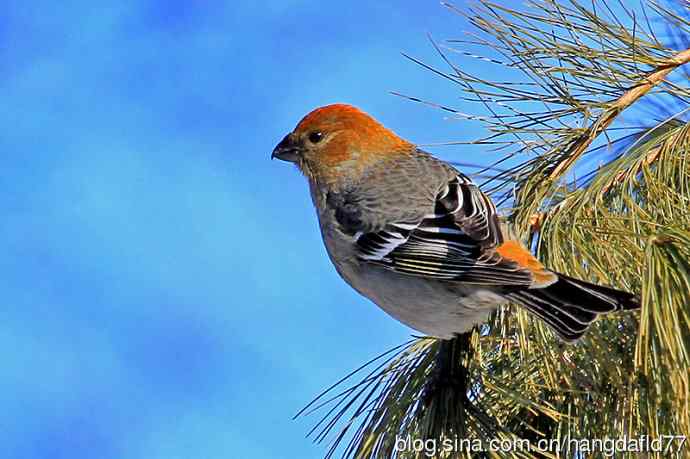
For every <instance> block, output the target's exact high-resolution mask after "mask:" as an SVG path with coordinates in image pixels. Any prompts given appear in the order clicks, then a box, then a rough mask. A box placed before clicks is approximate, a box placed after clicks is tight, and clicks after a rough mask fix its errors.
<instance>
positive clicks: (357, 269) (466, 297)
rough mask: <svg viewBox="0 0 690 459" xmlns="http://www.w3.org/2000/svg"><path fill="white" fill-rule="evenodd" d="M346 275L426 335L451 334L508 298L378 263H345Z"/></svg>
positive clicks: (476, 321) (466, 328)
mask: <svg viewBox="0 0 690 459" xmlns="http://www.w3.org/2000/svg"><path fill="white" fill-rule="evenodd" d="M339 271H340V273H341V275H342V276H343V278H344V279H345V280H346V281H347V282H348V283H349V284H350V285H351V286H352V287H353V288H355V290H357V291H358V292H359V293H361V294H362V295H364V296H365V297H367V298H369V299H370V300H371V301H373V302H374V303H376V304H377V305H378V306H379V307H381V309H383V310H384V311H386V312H387V313H388V314H389V315H391V316H392V317H394V318H395V319H397V320H399V321H400V322H402V323H404V324H406V325H408V326H409V327H412V328H414V329H415V330H418V331H420V332H422V333H424V334H426V335H429V336H435V337H438V338H452V337H453V335H455V334H458V333H464V332H466V331H469V330H470V329H471V328H472V327H473V326H474V325H477V324H481V323H483V322H486V320H487V318H488V316H489V314H490V313H491V312H492V311H494V310H495V309H496V308H497V307H498V306H499V305H501V304H503V303H505V302H506V300H505V299H504V298H503V297H502V296H500V295H497V294H495V293H493V292H490V291H487V290H483V289H478V288H477V287H475V286H465V287H463V286H462V285H460V284H454V283H448V282H441V281H434V280H428V279H423V278H419V277H414V276H407V275H403V274H397V273H395V272H393V271H390V270H388V269H385V268H382V267H378V266H371V265H369V266H366V265H360V266H356V265H354V264H353V265H350V266H348V264H346V265H343V266H341V267H340V269H339Z"/></svg>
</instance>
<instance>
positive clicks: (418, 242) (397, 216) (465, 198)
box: [271, 103, 640, 343]
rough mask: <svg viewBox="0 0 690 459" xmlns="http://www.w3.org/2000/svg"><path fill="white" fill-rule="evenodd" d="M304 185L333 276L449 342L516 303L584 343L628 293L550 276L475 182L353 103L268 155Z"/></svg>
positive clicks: (318, 117) (310, 121) (320, 111)
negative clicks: (304, 180)
mask: <svg viewBox="0 0 690 459" xmlns="http://www.w3.org/2000/svg"><path fill="white" fill-rule="evenodd" d="M271 158H277V159H280V160H283V161H287V162H290V163H294V164H295V165H296V166H297V168H298V169H299V170H300V171H301V172H302V174H303V175H304V176H305V177H306V178H307V181H308V183H309V190H310V195H311V199H312V202H313V204H314V207H315V209H316V213H317V217H318V221H319V227H320V230H321V236H322V239H323V242H324V245H325V247H326V251H327V253H328V256H329V258H330V260H331V262H332V264H333V265H334V266H335V269H336V271H337V272H338V274H339V275H340V276H341V277H342V278H343V279H344V280H345V282H347V283H348V284H349V285H350V286H351V287H352V288H353V289H354V290H356V291H357V292H359V293H360V294H361V295H363V296H364V297H366V298H368V299H370V300H371V301H372V302H374V303H375V304H376V305H378V306H379V307H380V308H381V309H383V310H384V311H385V312H386V313H388V314H389V315H390V316H392V317H393V318H395V319H397V320H398V321H400V322H402V323H404V324H406V325H407V326H409V327H411V328H413V329H415V330H417V331H419V332H421V333H424V334H425V335H428V336H432V337H436V338H440V339H443V340H448V339H452V338H454V337H456V336H458V335H461V334H463V333H467V332H469V331H471V330H472V328H473V327H474V326H476V325H479V324H482V323H484V322H486V321H487V320H488V317H489V315H490V313H491V312H493V311H495V310H496V309H498V308H499V307H501V306H503V305H505V304H508V303H514V304H518V305H519V306H522V307H524V308H526V309H527V310H528V311H530V312H531V313H532V314H534V315H536V316H537V317H538V318H539V319H541V320H543V321H544V322H545V323H546V324H547V325H548V326H550V327H551V328H552V329H553V330H554V331H555V333H556V335H557V336H558V337H559V338H560V339H562V340H563V341H565V342H568V343H572V342H575V341H577V340H578V339H579V338H581V337H582V335H583V334H584V333H585V331H586V330H587V328H588V326H589V325H590V324H591V323H592V322H593V321H594V320H595V319H596V318H597V316H599V315H600V314H605V313H609V312H614V311H620V310H632V309H638V308H639V307H640V303H639V300H638V299H637V297H636V296H635V295H634V294H632V293H629V292H625V291H621V290H617V289H614V288H611V287H605V286H601V285H595V284H593V283H590V282H587V281H584V280H579V279H575V278H572V277H570V276H567V275H564V274H560V273H558V272H555V271H553V270H550V269H548V268H546V267H545V266H544V265H543V264H542V263H541V262H540V261H539V260H538V259H537V258H536V257H535V256H534V255H533V254H532V252H531V251H530V250H528V249H527V248H526V247H525V246H524V245H523V244H522V243H521V242H520V241H519V240H516V239H512V238H510V237H509V236H508V231H505V230H504V229H503V228H502V225H501V222H500V220H499V217H498V213H497V210H496V207H495V205H494V203H493V202H492V201H491V199H490V197H489V196H487V195H486V194H485V193H484V192H482V191H481V190H480V188H479V187H478V186H477V185H476V184H475V183H473V182H472V180H470V178H469V177H468V176H466V175H465V174H463V173H462V172H460V171H459V170H457V169H456V168H455V167H453V166H452V165H450V164H448V163H447V162H444V161H442V160H440V159H438V158H436V157H434V156H432V155H431V154H429V153H427V152H425V151H423V150H421V149H420V148H418V147H417V146H416V145H415V144H413V143H411V142H409V141H407V140H405V139H403V138H401V137H400V136H398V135H397V134H396V133H394V132H393V131H391V130H390V129H388V128H386V127H384V126H383V125H382V124H381V123H380V122H379V121H377V120H376V119H374V118H373V117H372V116H371V115H369V114H367V113H365V112H364V111H362V110H360V109H359V108H356V107H354V106H352V105H348V104H342V103H337V104H331V105H326V106H323V107H319V108H317V109H315V110H313V111H311V112H310V113H308V114H307V115H306V116H304V118H302V119H301V120H300V121H299V123H298V124H297V126H296V127H295V128H294V130H292V131H291V132H289V133H288V134H287V135H285V137H284V138H283V139H282V140H281V141H280V142H279V143H278V144H277V145H276V147H275V148H274V149H273V151H272V154H271Z"/></svg>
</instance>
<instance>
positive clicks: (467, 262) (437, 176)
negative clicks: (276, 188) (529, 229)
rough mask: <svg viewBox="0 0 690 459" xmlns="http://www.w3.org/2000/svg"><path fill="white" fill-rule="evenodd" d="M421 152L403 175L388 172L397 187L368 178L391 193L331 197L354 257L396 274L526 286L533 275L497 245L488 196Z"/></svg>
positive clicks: (499, 236)
mask: <svg viewBox="0 0 690 459" xmlns="http://www.w3.org/2000/svg"><path fill="white" fill-rule="evenodd" d="M422 154H423V153H422ZM423 155H424V156H421V157H417V158H416V159H417V162H415V163H413V164H419V163H421V164H422V166H421V167H418V166H415V165H407V166H406V167H408V168H410V169H413V170H412V171H410V170H408V171H406V173H405V174H402V175H401V174H400V173H399V172H400V170H397V171H391V172H393V173H391V174H390V175H391V176H392V177H394V178H395V181H396V182H397V184H398V186H391V185H389V184H387V183H386V180H385V179H383V180H381V179H382V178H383V177H377V178H378V179H379V180H376V181H373V182H374V183H378V184H380V185H379V186H381V184H383V185H382V186H383V187H384V188H386V189H387V190H391V189H392V190H394V191H393V192H390V191H389V192H388V194H386V193H383V195H384V198H383V199H380V198H379V199H376V200H374V199H367V197H366V196H367V194H366V193H362V190H357V191H354V190H353V192H352V193H350V194H347V193H345V194H342V195H340V196H339V197H338V198H337V199H334V200H333V201H332V203H333V204H338V205H337V206H336V207H335V208H336V219H337V220H338V221H339V222H340V224H341V226H342V227H343V228H344V229H345V230H346V231H348V232H349V233H350V234H353V235H354V236H355V238H356V244H357V246H358V249H359V258H360V259H361V260H362V261H364V262H367V263H373V264H376V265H380V266H383V267H385V268H387V269H391V270H393V271H396V272H399V273H401V274H408V275H414V276H422V277H429V278H434V279H439V280H458V281H462V282H467V283H475V284H486V285H497V284H498V285H520V286H529V285H530V284H531V282H532V274H531V273H530V272H529V271H528V270H526V269H524V268H522V267H520V266H519V265H517V263H515V262H513V261H510V260H506V259H504V258H503V257H501V256H500V255H499V254H498V253H496V251H495V250H494V249H495V248H496V247H498V246H499V245H500V244H501V243H502V242H503V236H502V234H501V229H500V224H499V221H498V216H497V213H496V208H495V207H494V205H493V203H492V202H491V200H490V199H489V198H488V196H486V195H485V194H484V193H482V192H481V190H480V189H479V188H478V187H477V186H476V185H475V184H473V183H472V182H471V180H469V178H467V177H466V176H464V175H463V174H461V173H460V172H458V171H456V170H455V169H453V168H451V167H450V166H448V165H446V164H445V163H442V162H440V161H438V160H435V159H434V158H433V157H431V156H428V155H426V154H423ZM420 158H422V160H421V161H419V159H420ZM415 168H416V169H415ZM420 183H424V185H421V186H422V188H421V189H420V188H419V187H420V185H419V184H420ZM371 195H372V197H373V196H379V197H380V196H381V191H380V190H377V193H372V194H371Z"/></svg>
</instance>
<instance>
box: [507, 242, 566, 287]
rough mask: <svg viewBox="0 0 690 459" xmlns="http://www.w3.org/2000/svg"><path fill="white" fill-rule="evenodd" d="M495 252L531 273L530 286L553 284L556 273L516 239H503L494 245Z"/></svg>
mask: <svg viewBox="0 0 690 459" xmlns="http://www.w3.org/2000/svg"><path fill="white" fill-rule="evenodd" d="M496 252H497V253H498V254H499V255H500V256H502V257H503V258H505V259H506V260H510V261H513V262H515V263H517V264H518V265H519V266H521V267H523V268H525V269H527V270H528V271H530V272H531V273H532V276H533V278H534V280H533V281H532V287H536V288H541V287H546V286H548V285H551V284H553V283H554V282H556V281H557V280H558V275H557V274H555V273H553V272H551V271H549V270H548V269H546V268H545V267H544V265H542V264H541V263H540V262H539V260H537V259H536V258H535V256H534V255H532V252H530V251H529V250H527V249H526V248H524V247H523V246H522V244H520V243H519V242H518V241H505V242H504V243H503V244H501V245H500V246H498V247H496Z"/></svg>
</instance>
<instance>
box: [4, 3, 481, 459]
mask: <svg viewBox="0 0 690 459" xmlns="http://www.w3.org/2000/svg"><path fill="white" fill-rule="evenodd" d="M464 28H466V26H465V23H464V21H463V20H462V18H460V17H459V16H457V15H455V14H453V13H451V12H449V11H447V10H445V9H444V8H443V7H441V5H440V4H439V2H437V1H419V2H397V1H393V0H388V1H378V2H370V1H353V2H338V3H337V4H336V3H331V4H328V5H326V4H324V3H323V2H317V1H307V0H304V1H263V2H236V3H233V2H215V1H210V0H209V1H201V0H197V1H185V2H160V1H159V2H154V1H149V2H145V1H122V2H112V3H111V4H108V3H105V2H87V1H67V2H58V3H53V2H40V1H33V2H31V1H30V2H23V1H15V0H9V1H5V2H4V3H3V8H2V11H1V12H0V42H1V43H3V46H2V47H0V100H2V102H3V103H2V105H3V109H2V110H0V123H1V124H2V126H3V129H2V133H1V134H0V151H2V154H1V155H0V167H1V168H2V175H1V177H2V178H1V179H0V212H1V213H2V218H1V219H0V251H1V253H2V256H0V294H1V295H0V297H1V298H2V299H3V302H4V307H2V308H1V309H0V311H1V312H0V317H1V319H2V320H1V323H2V326H0V349H2V351H0V352H1V353H2V356H1V359H2V362H3V364H2V365H3V370H2V378H0V406H2V407H3V409H2V411H0V456H2V457H3V458H47V457H49V458H51V459H59V458H71V459H75V458H82V457H83V458H95V457H98V458H100V459H110V458H118V459H121V458H128V459H134V458H142V459H143V458H146V459H156V458H161V459H174V458H245V457H246V458H249V457H251V458H255V459H263V458H271V459H275V458H290V459H294V458H311V457H314V458H317V457H321V456H322V455H323V452H324V449H323V447H322V446H321V447H320V446H314V445H312V444H311V443H310V441H309V440H307V439H305V438H304V434H305V433H306V432H307V431H308V430H309V428H310V427H311V424H312V422H313V419H311V420H309V419H307V420H297V421H292V420H291V417H292V415H293V414H294V413H295V412H297V411H298V410H299V409H300V408H301V407H302V406H303V405H304V404H305V403H307V402H308V401H309V400H311V398H312V397H313V396H314V395H315V394H317V393H318V392H319V391H320V390H321V389H322V388H324V387H325V386H327V385H329V384H330V383H332V382H333V381H335V380H337V379H338V378H339V377H341V376H342V375H344V374H345V373H346V372H348V371H349V370H350V369H352V368H354V367H357V366H358V365H359V364H361V363H362V362H364V361H366V360H368V359H369V358H371V357H372V356H374V355H376V354H378V353H379V352H381V351H383V350H386V349H388V348H389V347H391V346H394V345H397V344H399V343H401V342H402V341H404V340H406V339H407V337H408V336H409V335H410V333H411V330H409V329H407V328H406V327H404V326H403V325H400V324H398V323H397V322H395V321H394V320H393V319H391V318H389V317H387V316H386V315H385V314H384V313H383V312H382V311H380V310H379V309H378V308H377V307H375V306H374V305H373V304H371V303H370V302H368V301H367V300H365V299H363V298H361V297H359V296H358V295H357V294H356V293H354V292H353V291H352V290H350V288H349V287H347V286H346V285H345V284H344V282H342V281H341V280H340V279H339V278H338V277H337V275H336V273H335V271H334V270H333V269H332V267H331V265H330V263H329V261H328V260H327V257H326V254H325V251H324V249H323V247H322V244H321V240H320V237H319V234H318V231H317V225H316V220H315V215H314V212H313V210H312V208H311V203H310V201H309V198H308V193H307V187H306V183H305V182H304V180H303V178H302V177H301V176H300V175H299V173H298V172H297V171H296V170H295V169H294V168H293V167H291V166H289V165H287V164H285V163H282V162H278V161H273V162H271V161H270V160H269V156H270V152H271V150H272V148H273V146H274V145H275V143H277V142H278V141H279V140H280V139H281V138H282V137H283V135H284V134H286V133H287V132H288V131H289V130H291V129H292V128H293V127H294V125H295V124H296V123H297V121H299V119H300V118H301V117H302V116H303V115H304V114H306V113H307V112H308V111H310V110H311V109H313V108H315V107H317V106H320V105H324V104H328V103H333V102H349V103H353V104H355V105H359V106H360V107H362V108H363V109H365V110H367V111H368V112H370V113H372V114H373V115H375V116H376V117H377V118H379V119H380V120H382V121H383V122H384V123H385V124H386V125H387V126H389V127H391V128H393V129H395V130H396V131H397V132H398V133H399V134H401V135H402V136H404V137H406V138H408V139H410V140H412V141H414V142H417V143H432V142H442V141H448V140H463V139H464V140H467V139H469V138H472V137H474V136H476V135H477V134H478V133H479V131H477V129H478V126H476V125H471V124H469V123H468V122H459V121H453V120H448V119H446V117H445V115H444V113H443V112H441V111H439V110H436V109H432V108H429V107H425V106H422V105H418V104H414V103H411V102H408V101H406V100H403V99H401V98H398V97H395V96H392V95H390V94H389V93H388V91H390V90H398V91H402V92H404V93H408V94H411V95H415V96H420V97H425V98H430V99H433V100H437V101H439V102H445V103H449V104H453V105H455V106H459V107H461V108H462V105H461V104H459V103H457V96H458V95H459V93H458V92H457V88H455V87H453V85H452V84H450V83H448V82H446V81H444V80H442V79H440V78H438V77H436V76H434V75H432V74H431V73H430V72H428V71H425V70H423V69H422V68H420V67H419V66H416V65H415V64H413V63H411V62H409V61H408V60H406V59H404V58H403V57H402V56H401V55H400V52H401V51H404V52H407V53H409V54H412V55H414V56H416V57H419V58H421V59H422V60H425V61H428V62H432V63H435V64H438V65H441V64H440V61H439V59H438V58H437V57H436V56H435V54H434V51H433V48H432V47H431V46H430V44H429V42H428V41H427V39H426V35H425V34H426V33H427V32H431V33H433V34H434V36H435V37H437V38H439V39H441V38H451V37H458V36H460V35H461V31H462V30H463V29H464ZM432 151H434V152H438V153H441V154H446V155H453V157H454V158H456V159H459V160H464V161H474V162H485V161H484V160H483V159H482V158H483V157H482V154H481V152H480V151H473V150H472V149H470V148H469V147H455V148H452V149H448V150H446V151H445V152H444V151H442V150H439V149H432Z"/></svg>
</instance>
